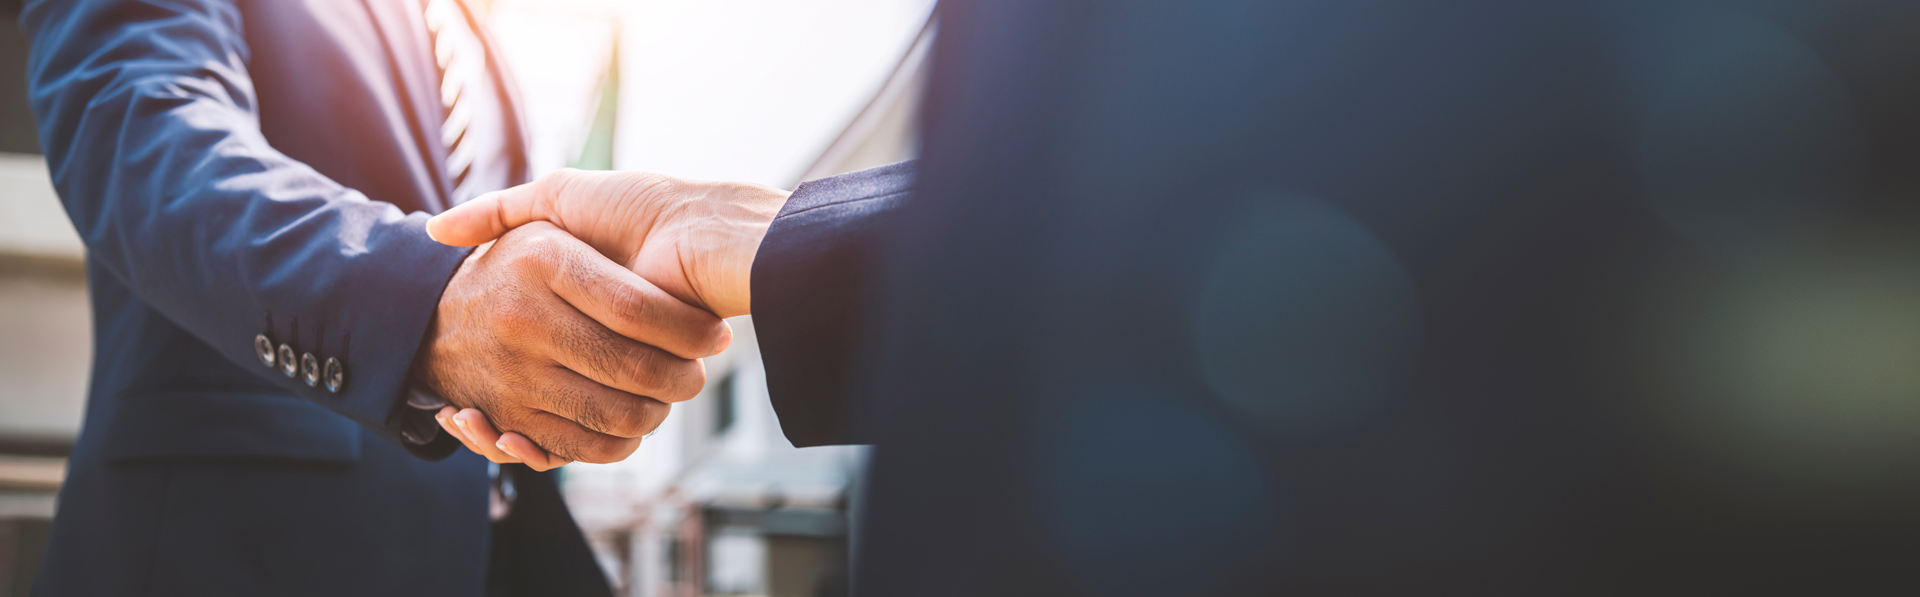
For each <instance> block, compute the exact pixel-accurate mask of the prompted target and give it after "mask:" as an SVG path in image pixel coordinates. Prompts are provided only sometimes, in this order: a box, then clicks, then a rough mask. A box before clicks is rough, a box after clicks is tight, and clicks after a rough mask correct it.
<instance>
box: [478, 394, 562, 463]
mask: <svg viewBox="0 0 1920 597" xmlns="http://www.w3.org/2000/svg"><path fill="white" fill-rule="evenodd" d="M456 418H457V419H458V420H461V421H465V422H466V424H465V425H463V426H462V428H464V429H465V430H466V431H467V435H468V439H469V440H471V441H472V442H473V443H474V444H477V445H483V446H487V447H489V448H492V449H494V450H495V451H498V452H500V453H504V454H506V455H507V456H508V457H510V458H513V459H514V460H513V462H519V463H523V464H525V465H527V467H528V468H531V469H533V470H536V471H549V470H553V469H556V468H560V467H562V466H565V465H566V464H567V463H568V461H567V460H566V459H564V458H559V457H556V456H553V455H551V454H548V453H547V451H546V450H542V449H540V446H537V445H534V443H533V442H532V441H530V440H528V439H527V438H526V437H524V436H521V435H520V434H518V433H513V432H507V433H505V434H502V433H499V432H498V431H496V430H495V429H494V428H493V424H492V423H490V422H488V421H487V417H486V415H484V414H482V413H481V412H480V411H477V410H474V409H471V408H469V409H465V410H462V411H460V413H459V414H458V415H456ZM509 437H511V438H514V439H515V440H516V441H513V442H509V441H507V439H508V438H509Z"/></svg>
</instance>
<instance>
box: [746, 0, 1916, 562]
mask: <svg viewBox="0 0 1920 597" xmlns="http://www.w3.org/2000/svg"><path fill="white" fill-rule="evenodd" d="M940 25H941V31H940V38H939V41H938V42H937V46H936V49H935V53H934V59H933V60H934V63H933V71H932V72H933V76H932V83H931V85H930V87H929V90H928V93H927V97H928V101H927V103H926V110H925V112H926V116H925V123H924V124H925V137H924V152H923V158H922V159H921V160H920V162H919V163H918V165H917V166H898V167H893V168H890V169H883V170H879V171H873V172H867V173H862V174H857V175H854V176H852V177H849V178H842V179H834V180H830V181H824V182H822V183H816V184H811V185H807V186H803V187H802V188H801V189H799V190H798V191H797V192H796V193H795V194H794V196H793V199H792V201H791V203H790V204H789V205H788V206H787V208H786V209H785V210H784V211H783V213H782V214H781V215H780V217H779V218H778V219H777V220H776V221H775V223H774V225H773V227H772V229H771V230H770V232H769V234H768V236H767V239H766V241H765V243H764V244H763V246H762V248H761V251H760V254H759V256H758V258H757V261H756V262H755V266H754V269H755V271H754V274H753V285H754V288H753V301H754V305H753V307H754V318H755V326H756V329H757V330H758V334H759V338H760V344H761V348H762V351H763V353H764V356H765V361H766V363H767V374H768V382H769V384H770V389H771V391H772V396H773V400H774V403H775V405H776V407H778V409H779V414H780V417H781V421H782V424H783V426H784V427H785V428H786V432H787V435H788V437H789V438H791V439H793V440H794V442H795V443H796V444H800V445H809V444H818V443H832V442H841V441H859V442H877V443H878V444H879V447H878V450H877V452H876V455H875V460H874V465H873V466H874V468H873V471H872V475H871V479H872V484H871V487H870V490H869V492H868V495H869V496H870V498H871V499H870V504H871V507H870V508H868V509H867V511H866V519H865V521H864V522H863V524H862V525H860V528H861V529H862V536H861V537H860V538H859V539H858V540H857V541H856V545H858V546H859V548H860V551H861V553H859V554H858V557H859V564H858V566H857V576H858V578H857V579H856V581H855V586H856V587H858V589H859V590H860V591H862V592H863V593H866V594H872V595H956V596H958V595H1122V596H1124V595H1256V594H1260V595H1264V594H1284V595H1366V594H1381V595H1446V594H1471V595H1490V594H1498V595H1587V594H1591V595H1662V594H1702V593H1723V594H1742V595H1755V594H1800V595H1805V594H1857V595H1869V594H1872V595H1879V594H1888V595H1890V594H1914V593H1917V592H1920V577H1917V576H1915V575H1914V574H1912V570H1913V564H1912V562H1913V561H1914V558H1915V556H1920V508H1916V507H1915V504H1920V403H1917V402H1916V400H1920V399H1917V398H1916V396H1920V384H1916V383H1915V382H1914V381H1913V380H1914V377H1912V376H1911V375H1910V374H1908V373H1907V372H1908V371H1911V370H1912V366H1913V363H1915V362H1916V359H1920V352H1917V351H1916V350H1915V349H1914V348H1913V347H1915V346H1920V335H1917V334H1916V332H1915V331H1914V330H1916V329H1920V325H1915V324H1914V323H1913V322H1915V321H1916V317H1915V315H1914V314H1913V313H1914V309H1915V308H1916V305H1920V274H1916V273H1915V272H1920V258H1917V257H1915V253H1914V251H1913V250H1912V248H1911V247H1913V239H1914V238H1916V232H1920V210H1916V209H1915V208H1914V206H1915V205H1920V203H1916V202H1915V201H1914V198H1915V197H1920V5H1916V4H1915V3H1912V2H1876V1H1835V0H1804V1H1799V0H1785V1H1778V2H1705V1H1703V2H1692V1H1664V0H1663V1H1659V2H1631V1H1629V2H1622V1H1617V0H1593V1H1573V2H1504V1H1491V0H1489V1H1477V0H1467V1H1458V2H1370V1H1351V0H1341V1H1327V2H1318V1H1310V2H1257V1H1246V2H1241V1H1207V2H1059V1H1047V0H968V1H954V2H944V3H942V7H941V14H940ZM910 168H911V169H915V170H917V171H918V179H917V181H915V180H913V176H912V174H911V173H910V172H908V169H910ZM909 186H912V187H913V188H914V190H913V194H912V196H911V197H910V198H906V197H905V192H906V191H907V189H908V187H909Z"/></svg>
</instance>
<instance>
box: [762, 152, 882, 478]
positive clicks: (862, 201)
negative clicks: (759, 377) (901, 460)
mask: <svg viewBox="0 0 1920 597" xmlns="http://www.w3.org/2000/svg"><path fill="white" fill-rule="evenodd" d="M913 165H914V164H913V162H901V163H898V164H893V165H890V166H881V167H879V168H873V169H870V170H862V171H859V172H853V173H849V174H842V175H840V176H835V177H831V178H824V179H820V180H817V181H812V182H808V183H805V184H802V185H800V188H798V189H794V191H793V196H792V197H790V198H788V199H787V204H786V206H784V207H782V208H781V209H780V215H779V216H777V217H775V218H774V220H773V226H772V227H771V228H769V229H768V230H767V237H766V239H765V240H763V241H761V243H760V251H759V252H758V253H757V254H756V255H755V256H754V260H753V279H752V285H753V327H754V332H755V335H756V336H757V337H758V339H759V343H760V354H761V358H762V360H763V361H765V363H766V369H767V390H768V392H769V393H770V395H771V396H772V400H773V408H774V411H775V412H776V413H778V414H779V416H780V428H781V430H783V431H784V432H786V435H787V439H788V440H789V441H792V442H793V445H795V446H800V447H806V446H820V445H831V444H859V443H871V440H870V439H869V438H867V437H865V434H863V433H861V432H860V430H859V428H858V426H856V425H854V424H853V422H854V421H856V420H858V419H859V417H858V416H857V415H858V413H856V412H855V409H856V406H855V401H856V398H855V392H854V390H855V387H854V385H855V383H856V377H855V375H856V373H857V372H858V371H859V367H860V365H861V362H862V360H863V359H862V354H863V351H864V350H865V347H863V346H862V345H861V344H862V342H861V341H862V340H863V339H864V335H863V334H864V332H865V330H864V329H863V328H862V323H864V322H865V321H866V320H867V318H866V317H863V316H862V314H863V313H865V312H866V308H865V303H866V302H867V301H868V300H869V295H870V292H871V291H873V290H875V287H874V286H873V279H874V273H873V272H874V270H875V269H876V268H877V267H879V266H880V262H879V258H880V257H881V251H882V246H883V244H884V243H883V239H884V238H885V235H884V234H883V232H882V231H883V230H884V228H885V225H886V224H885V222H886V221H887V219H888V215H889V214H890V213H891V212H892V211H893V210H894V209H896V208H897V207H899V206H900V205H901V203H902V202H904V201H905V200H906V197H907V195H908V193H909V192H910V191H911V190H912V187H913V179H914V174H913Z"/></svg>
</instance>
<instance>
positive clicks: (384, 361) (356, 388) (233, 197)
mask: <svg viewBox="0 0 1920 597" xmlns="http://www.w3.org/2000/svg"><path fill="white" fill-rule="evenodd" d="M21 22H22V24H23V25H25V28H26V29H27V31H28V32H29V33H30V35H31V36H32V38H33V41H32V52H31V57H30V60H29V67H28V68H29V71H28V85H29V91H30V95H31V101H32V104H33V108H34V111H35V113H36V114H37V116H38V119H39V122H40V137H41V140H42V145H43V146H44V147H45V149H46V156H47V164H48V167H49V169H50V170H51V172H52V176H53V181H54V186H55V187H56V188H57V190H58V191H59V195H60V199H61V201H62V202H63V203H64V204H65V206H66V210H67V214H68V216H69V217H70V218H71V219H72V220H73V224H74V226H75V227H76V228H77V229H78V231H79V233H80V236H81V238H82V239H83V240H84V241H85V243H86V246H87V251H88V258H89V261H90V263H91V264H92V265H91V267H94V268H97V269H100V270H104V271H105V273H106V274H108V275H111V276H113V277H115V278H117V279H118V280H120V281H122V282H124V283H125V284H126V285H127V287H129V288H131V289H133V292H134V293H135V294H137V295H138V297H139V299H140V300H141V301H142V302H144V303H145V304H147V305H149V306H151V307H152V308H153V309H155V310H156V311H158V312H159V313H161V314H162V315H164V316H166V317H167V318H168V319H170V320H172V321H173V322H174V323H176V324H177V325H179V326H180V327H181V328H184V329H185V330H187V331H188V332H190V333H191V334H193V335H194V336H196V337H197V338H199V339H200V340H201V341H204V342H206V343H207V344H208V345H210V346H212V347H214V348H215V349H216V350H218V351H220V353H221V354H222V355H224V356H226V357H227V358H229V359H232V360H233V361H234V362H236V363H242V364H244V366H246V367H250V368H253V369H256V370H260V371H262V373H263V375H265V376H266V377H267V378H268V379H272V380H274V382H275V383H277V384H278V385H280V386H282V387H284V388H285V389H286V390H287V391H288V392H290V393H293V394H296V395H299V396H301V397H303V398H306V399H308V400H312V401H314V402H316V403H318V404H320V405H322V406H324V407H326V408H328V409H331V410H333V411H336V412H339V413H340V414H343V415H346V416H347V417H349V418H351V419H353V420H355V421H357V422H359V423H360V424H362V425H365V426H366V427H368V428H370V429H372V430H374V431H375V432H376V433H379V434H381V435H383V436H385V437H387V438H388V439H390V440H395V441H397V426H398V424H399V419H400V417H399V416H398V412H399V410H400V409H401V408H402V407H401V406H400V404H401V400H402V396H403V393H404V391H403V390H404V388H405V385H406V379H407V375H408V373H407V372H408V369H409V367H410V366H411V363H412V361H413V357H414V354H415V352H416V349H417V348H418V347H419V345H420V342H421V340H422V337H423V335H424V334H425V330H426V327H427V325H428V323H429V321H430V319H431V317H432V315H433V312H434V308H435V306H436V305H437V304H438V301H439V296H440V293H441V290H442V289H443V287H444V285H445V284H446V282H447V279H448V278H449V277H450V276H451V274H452V272H453V270H454V269H455V268H456V267H458V265H459V264H460V262H461V261H462V259H463V258H464V257H465V256H466V255H467V254H468V250H466V249H456V248H451V247H446V246H442V245H440V244H439V243H435V242H433V241H432V240H431V239H429V238H428V237H427V235H426V233H425V228H424V224H425V220H426V217H427V216H426V215H425V214H421V213H413V214H403V213H401V212H400V210H399V209H398V208H396V207H394V206H393V205H392V204H388V203H382V202H377V201H371V200H369V199H368V198H367V197H365V196H363V195H361V194H360V193H359V192H356V191H354V190H352V189H347V188H343V187H342V186H340V185H339V184H337V183H335V182H334V181H332V180H330V179H328V178H327V177H325V176H322V175H321V174H320V173H318V172H316V171H314V170H313V169H312V168H309V167H307V166H306V165H304V164H302V163H300V162H297V161H294V160H292V159H289V158H288V157H286V156H285V155H282V154H281V153H279V152H277V151H275V150H274V148H273V147H271V146H269V145H268V143H267V141H266V139H265V138H264V137H263V136H262V135H261V132H260V130H259V123H258V120H257V118H256V116H255V110H256V109H257V106H256V104H255V99H254V95H253V93H254V92H253V86H252V82H251V80H250V79H249V78H248V73H247V66H246V64H247V54H248V49H247V47H246V45H245V41H244V38H243V36H242V31H241V18H240V14H239V9H238V8H237V7H236V6H235V5H234V4H233V2H231V1H228V0H44V1H38V2H28V4H27V6H26V8H25V10H24V12H23V13H22V18H21ZM315 117H316V118H324V117H325V115H315ZM269 326H271V328H270V327H269ZM262 333H268V334H271V335H272V336H273V337H274V339H273V341H274V342H275V343H276V344H279V343H286V344H290V345H291V346H293V347H294V349H295V351H296V352H297V353H302V354H304V353H307V352H311V353H312V354H314V355H315V357H316V358H317V359H318V360H320V361H323V362H324V361H325V360H326V359H329V358H338V359H341V361H342V364H343V370H344V372H345V376H344V378H345V382H346V383H345V384H344V386H342V387H341V388H340V391H338V392H332V391H329V390H328V389H327V388H326V387H325V384H321V385H320V386H318V387H310V386H308V385H307V384H306V383H304V381H303V380H301V379H297V378H289V377H287V376H284V375H279V374H268V370H267V369H266V368H264V367H262V366H261V359H260V357H259V356H258V355H257V354H256V352H255V344H254V339H255V337H256V335H259V334H262ZM296 377H298V376H296ZM444 443H446V442H441V443H440V444H444ZM440 444H436V445H434V446H430V447H429V449H428V452H427V453H422V452H421V451H419V450H416V453H421V454H422V455H424V456H428V457H443V456H445V452H447V451H449V450H450V445H440ZM433 452H438V453H433Z"/></svg>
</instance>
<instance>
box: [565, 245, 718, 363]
mask: <svg viewBox="0 0 1920 597" xmlns="http://www.w3.org/2000/svg"><path fill="white" fill-rule="evenodd" d="M575 242H576V243H578V240H576V241H575ZM577 251H578V252H576V253H575V255H576V258H575V259H573V260H571V261H572V262H571V263H569V264H567V267H563V268H561V269H560V270H559V271H557V272H555V276H554V278H553V279H552V280H551V283H550V286H551V288H552V289H553V292H554V294H557V295H559V296H560V298H562V299H565V300H566V301H567V303H568V304H571V305H573V306H574V308H576V309H579V310H580V312H581V313H585V314H586V315H587V317H591V318H593V320H594V321H597V322H600V324H601V325H604V326H606V327H607V329H610V330H613V331H614V332H617V333H619V334H620V335H622V336H626V337H628V338H632V339H634V340H638V341H640V342H644V343H646V344H649V345H652V346H656V347H659V348H660V349H662V350H665V351H667V352H670V353H673V354H674V355H677V356H679V357H681V358H686V359H698V358H702V357H710V356H713V355H716V354H720V351H723V350H726V349H727V346H728V345H730V344H732V343H733V328H731V327H728V326H727V322H726V321H724V320H721V319H720V318H719V317H715V316H714V315H713V314H712V313H708V312H707V311H706V310H704V309H700V308H698V307H694V306H692V305H689V304H686V303H684V302H681V301H680V299H677V298H674V297H673V295H671V294H667V292H666V291H664V290H661V289H660V288H659V287H658V286H654V285H653V283H651V282H648V281H646V280H645V279H643V278H641V277H640V276H639V275H638V274H635V273H633V271H631V270H628V269H627V268H624V267H620V265H619V264H616V263H614V262H613V261H611V260H608V259H606V258H605V257H604V256H602V255H600V254H599V253H597V252H594V251H593V250H592V249H591V248H590V247H587V246H586V245H585V244H584V243H580V244H579V246H578V248H577Z"/></svg>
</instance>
